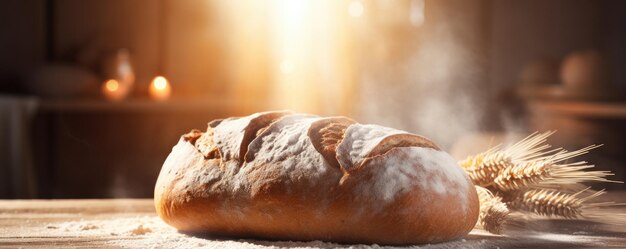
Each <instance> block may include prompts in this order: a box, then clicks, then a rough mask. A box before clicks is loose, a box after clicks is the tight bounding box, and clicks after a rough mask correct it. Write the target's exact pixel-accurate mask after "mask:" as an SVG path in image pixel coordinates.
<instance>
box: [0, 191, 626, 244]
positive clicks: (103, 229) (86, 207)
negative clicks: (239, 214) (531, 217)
mask: <svg viewBox="0 0 626 249" xmlns="http://www.w3.org/2000/svg"><path fill="white" fill-rule="evenodd" d="M607 197H608V198H611V197H612V198H613V199H622V200H623V199H626V198H625V197H624V194H623V193H617V194H616V193H613V195H612V196H607ZM610 212H614V213H615V214H616V216H617V215H621V216H624V215H626V208H624V207H622V208H617V209H612V210H611V211H610ZM533 228H534V229H535V232H528V233H524V234H516V235H507V236H494V235H490V234H487V233H486V232H484V231H481V230H474V231H472V233H471V234H470V235H469V236H468V237H467V238H465V239H462V240H457V241H452V242H447V243H442V244H432V245H419V246H412V248H550V249H554V248H626V228H625V227H624V226H623V225H622V226H616V225H613V226H606V225H602V224H598V223H593V222H582V221H572V220H544V221H541V222H537V223H536V224H534V225H533ZM51 247H52V248H55V247H64V248H67V247H69V248H91V247H100V248H101V247H106V248H174V247H175V248H199V247H203V248H224V247H235V248H336V247H346V248H347V247H350V248H370V247H374V248H381V247H377V246H376V245H373V246H370V245H340V244H333V243H325V242H321V241H312V242H290V241H262V240H252V239H232V238H231V239H229V238H207V237H194V236H191V235H185V234H180V233H178V232H177V231H176V230H174V229H173V228H171V227H169V226H167V225H166V224H164V223H163V222H162V221H161V220H160V219H159V218H158V217H157V216H156V214H155V211H154V207H153V203H152V200H151V199H104V200H0V248H51Z"/></svg>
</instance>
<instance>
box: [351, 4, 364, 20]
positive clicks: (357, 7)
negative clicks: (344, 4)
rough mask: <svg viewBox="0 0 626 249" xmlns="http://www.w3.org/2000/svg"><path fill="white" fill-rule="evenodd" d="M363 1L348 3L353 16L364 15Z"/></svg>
mask: <svg viewBox="0 0 626 249" xmlns="http://www.w3.org/2000/svg"><path fill="white" fill-rule="evenodd" d="M363 10H364V8H363V3H361V1H352V2H350V5H348V13H349V14H350V16H352V17H359V16H362V15H363Z"/></svg>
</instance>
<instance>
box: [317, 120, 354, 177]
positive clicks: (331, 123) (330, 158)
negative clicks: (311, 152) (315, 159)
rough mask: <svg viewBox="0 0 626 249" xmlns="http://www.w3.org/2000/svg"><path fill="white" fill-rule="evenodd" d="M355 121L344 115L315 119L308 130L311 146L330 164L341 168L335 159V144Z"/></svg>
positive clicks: (337, 143)
mask: <svg viewBox="0 0 626 249" xmlns="http://www.w3.org/2000/svg"><path fill="white" fill-rule="evenodd" d="M355 123H356V121H354V120H352V119H349V118H345V117H331V118H324V119H321V120H318V121H315V122H313V123H312V124H311V126H310V127H309V131H308V136H309V139H311V143H312V144H313V147H315V149H316V150H317V151H318V152H319V153H320V154H322V156H323V157H324V159H325V160H326V161H327V162H328V163H329V164H330V165H332V166H334V167H336V168H338V169H341V167H340V166H339V162H338V161H337V146H338V145H339V143H340V142H341V141H342V140H343V137H344V134H345V132H346V129H348V127H349V126H350V125H352V124H355Z"/></svg>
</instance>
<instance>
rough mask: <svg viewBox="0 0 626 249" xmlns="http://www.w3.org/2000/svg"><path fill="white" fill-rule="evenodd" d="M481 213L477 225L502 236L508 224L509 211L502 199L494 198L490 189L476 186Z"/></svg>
mask: <svg viewBox="0 0 626 249" xmlns="http://www.w3.org/2000/svg"><path fill="white" fill-rule="evenodd" d="M476 193H478V199H479V203H480V213H479V215H478V221H477V223H476V225H477V226H478V227H482V228H483V229H485V230H486V231H488V232H490V233H494V234H501V233H502V231H503V230H504V225H505V223H506V222H507V216H508V215H509V209H508V208H507V207H506V204H504V203H503V202H502V198H500V197H497V196H494V195H493V194H492V193H491V192H490V191H489V190H488V189H486V188H483V187H479V186H476Z"/></svg>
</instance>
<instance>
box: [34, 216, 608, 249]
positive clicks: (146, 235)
mask: <svg viewBox="0 0 626 249" xmlns="http://www.w3.org/2000/svg"><path fill="white" fill-rule="evenodd" d="M37 236H41V237H84V238H90V237H91V238H94V239H96V238H97V239H99V240H102V239H105V240H106V241H107V243H108V244H110V245H111V246H112V247H121V248H177V249H186V248H243V249H257V248H272V249H273V248H294V249H297V248H311V249H318V248H322V249H330V248H346V249H370V248H374V249H378V248H385V249H387V248H389V249H394V248H395V249H403V248H411V249H452V248H466V249H482V248H496V247H500V248H508V247H516V246H517V247H519V246H522V247H524V246H526V247H541V246H542V245H544V246H545V244H541V243H542V242H541V241H544V243H545V241H551V242H554V243H557V244H560V245H570V246H571V245H587V246H591V245H595V246H601V245H602V243H601V241H603V240H606V239H607V238H606V237H598V236H581V235H575V234H573V235H567V234H553V233H526V234H515V235H511V236H509V237H503V236H496V235H493V234H489V233H487V232H484V231H482V230H473V231H472V232H471V233H470V235H469V236H468V237H467V238H465V239H459V240H455V241H450V242H445V243H439V244H426V245H411V246H397V247H394V246H380V245H376V244H374V245H362V244H354V245H349V244H336V243H329V242H323V241H267V240H253V239H228V238H208V237H195V236H191V235H186V234H183V233H179V232H178V231H176V229H174V228H173V227H170V226H168V225H167V224H165V223H164V222H163V221H162V220H161V219H160V218H159V217H157V216H138V217H120V218H113V219H99V220H78V221H70V222H62V223H51V224H47V225H44V226H42V227H41V228H40V230H39V232H38V233H37ZM559 248H561V247H559Z"/></svg>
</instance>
